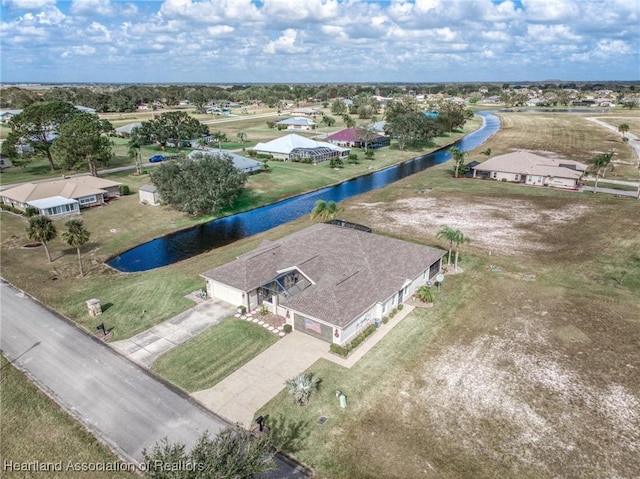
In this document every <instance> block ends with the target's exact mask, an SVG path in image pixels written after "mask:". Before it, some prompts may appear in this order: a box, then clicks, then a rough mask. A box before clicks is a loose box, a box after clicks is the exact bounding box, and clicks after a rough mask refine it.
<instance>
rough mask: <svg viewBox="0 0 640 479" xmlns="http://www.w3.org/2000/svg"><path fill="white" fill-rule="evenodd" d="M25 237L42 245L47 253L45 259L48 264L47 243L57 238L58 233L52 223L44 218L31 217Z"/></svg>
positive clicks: (49, 258) (49, 257)
mask: <svg viewBox="0 0 640 479" xmlns="http://www.w3.org/2000/svg"><path fill="white" fill-rule="evenodd" d="M27 236H29V239H32V240H34V241H39V242H41V243H42V246H44V250H45V252H46V253H47V259H48V260H49V263H51V254H50V253H49V248H48V246H47V242H49V241H51V240H52V239H54V238H55V237H56V236H58V231H57V230H56V226H55V225H54V224H53V221H51V219H50V218H47V217H46V216H40V215H38V216H33V217H31V218H30V219H29V225H28V226H27Z"/></svg>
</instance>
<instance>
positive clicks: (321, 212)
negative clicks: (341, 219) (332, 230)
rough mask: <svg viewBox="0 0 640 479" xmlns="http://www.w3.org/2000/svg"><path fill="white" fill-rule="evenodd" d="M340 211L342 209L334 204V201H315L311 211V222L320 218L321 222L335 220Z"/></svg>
mask: <svg viewBox="0 0 640 479" xmlns="http://www.w3.org/2000/svg"><path fill="white" fill-rule="evenodd" d="M341 211H342V208H341V207H340V206H338V205H337V204H336V202H335V201H324V200H318V201H316V204H315V206H314V207H313V210H311V215H310V216H311V220H312V221H313V220H315V219H316V218H320V219H321V220H322V221H329V220H332V219H335V217H336V216H337V215H338V213H340V212H341Z"/></svg>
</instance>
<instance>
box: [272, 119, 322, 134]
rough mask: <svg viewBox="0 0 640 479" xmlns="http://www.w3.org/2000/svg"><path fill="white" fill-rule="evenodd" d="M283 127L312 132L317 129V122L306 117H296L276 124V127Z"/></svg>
mask: <svg viewBox="0 0 640 479" xmlns="http://www.w3.org/2000/svg"><path fill="white" fill-rule="evenodd" d="M278 125H282V127H284V128H286V129H287V130H302V131H311V130H313V129H314V128H315V127H316V122H315V121H313V120H311V119H309V118H305V117H301V116H295V117H293V118H287V119H286V120H280V121H278V122H276V126H278Z"/></svg>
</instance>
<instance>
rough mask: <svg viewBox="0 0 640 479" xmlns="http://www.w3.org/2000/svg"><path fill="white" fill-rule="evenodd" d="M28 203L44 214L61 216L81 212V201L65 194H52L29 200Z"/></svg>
mask: <svg viewBox="0 0 640 479" xmlns="http://www.w3.org/2000/svg"><path fill="white" fill-rule="evenodd" d="M27 205H29V206H31V207H33V208H35V209H37V210H38V214H39V215H42V216H49V217H53V216H59V215H68V214H74V213H75V214H79V213H80V202H79V201H78V200H74V199H72V198H65V197H64V196H51V197H49V198H42V199H41V200H32V201H28V202H27Z"/></svg>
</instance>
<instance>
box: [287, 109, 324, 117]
mask: <svg viewBox="0 0 640 479" xmlns="http://www.w3.org/2000/svg"><path fill="white" fill-rule="evenodd" d="M291 114H293V115H295V116H317V115H322V112H321V111H320V110H316V109H315V108H296V109H295V110H293V111H292V112H291Z"/></svg>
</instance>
